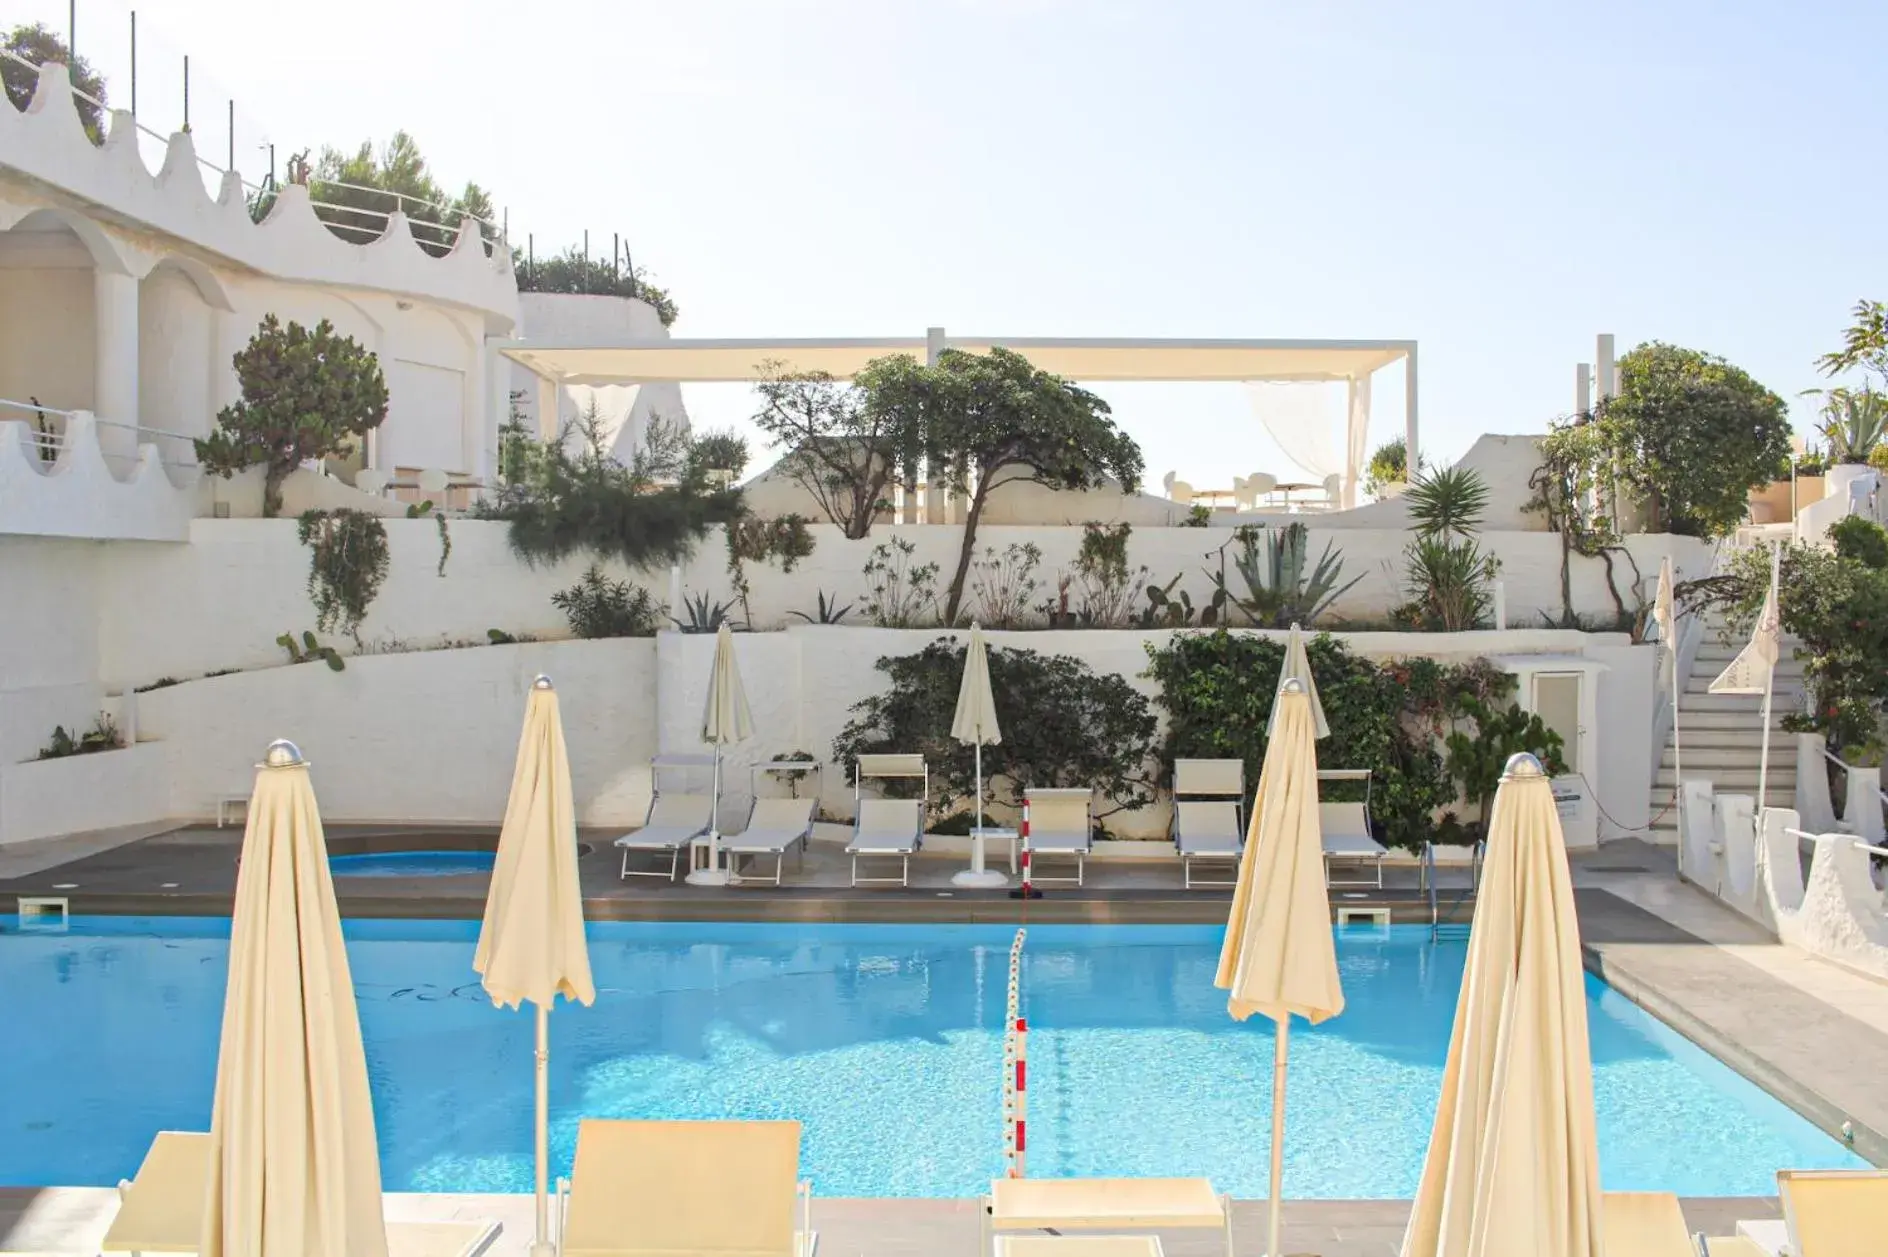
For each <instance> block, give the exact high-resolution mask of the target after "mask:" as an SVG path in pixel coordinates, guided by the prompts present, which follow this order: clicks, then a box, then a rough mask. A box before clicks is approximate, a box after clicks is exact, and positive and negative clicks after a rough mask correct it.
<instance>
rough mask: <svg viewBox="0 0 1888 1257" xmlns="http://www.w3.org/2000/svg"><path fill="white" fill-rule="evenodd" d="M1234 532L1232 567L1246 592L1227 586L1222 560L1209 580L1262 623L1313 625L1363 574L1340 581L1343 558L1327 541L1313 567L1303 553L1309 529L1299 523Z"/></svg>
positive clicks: (1307, 543) (1265, 625)
mask: <svg viewBox="0 0 1888 1257" xmlns="http://www.w3.org/2000/svg"><path fill="white" fill-rule="evenodd" d="M1233 537H1234V540H1236V541H1237V542H1238V543H1239V552H1238V553H1237V554H1236V555H1234V556H1233V568H1234V570H1236V571H1237V572H1238V573H1239V578H1240V580H1242V581H1244V582H1245V586H1246V596H1245V597H1243V598H1241V597H1239V596H1238V595H1237V594H1234V593H1232V592H1231V591H1230V590H1229V589H1228V588H1227V581H1226V572H1225V565H1224V563H1223V561H1222V563H1221V567H1220V571H1219V572H1218V573H1217V574H1216V575H1214V576H1213V583H1214V585H1215V586H1217V588H1218V590H1219V594H1223V595H1225V596H1226V597H1228V598H1229V599H1230V600H1231V601H1232V602H1233V603H1235V604H1236V605H1237V606H1238V607H1239V609H1240V610H1241V611H1243V612H1245V614H1246V616H1247V618H1248V619H1250V620H1251V621H1252V622H1253V623H1254V624H1256V625H1258V626H1260V627H1261V628H1289V627H1291V626H1292V625H1293V624H1304V625H1310V624H1313V623H1315V622H1316V621H1317V619H1318V617H1319V616H1321V615H1323V614H1324V613H1325V612H1326V611H1328V610H1330V608H1331V604H1332V603H1333V602H1336V601H1337V600H1338V599H1339V598H1341V597H1342V596H1343V595H1344V594H1345V593H1346V592H1347V591H1348V590H1349V589H1350V588H1351V587H1352V586H1353V585H1355V584H1356V583H1357V582H1358V581H1360V580H1362V579H1363V577H1362V576H1356V577H1352V578H1351V579H1350V580H1348V581H1345V582H1344V583H1343V584H1341V585H1340V584H1339V583H1338V581H1339V580H1340V578H1341V577H1342V576H1343V573H1344V560H1343V559H1342V558H1341V557H1340V556H1339V555H1338V554H1333V553H1332V549H1331V546H1330V544H1329V543H1326V544H1325V547H1324V553H1323V554H1322V555H1320V556H1319V558H1318V562H1317V564H1316V566H1311V565H1310V563H1309V556H1308V554H1307V551H1308V550H1309V541H1310V530H1309V529H1307V528H1306V527H1305V526H1304V525H1303V524H1300V523H1294V524H1287V525H1286V526H1285V527H1283V528H1261V527H1254V526H1250V525H1248V526H1246V527H1243V528H1240V529H1238V530H1237V531H1235V532H1234V534H1233ZM1217 597H1218V595H1216V596H1215V599H1216V601H1217Z"/></svg>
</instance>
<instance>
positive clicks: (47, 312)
mask: <svg viewBox="0 0 1888 1257" xmlns="http://www.w3.org/2000/svg"><path fill="white" fill-rule="evenodd" d="M95 267H96V262H95V259H94V257H93V253H92V249H91V247H90V246H89V245H88V244H87V242H86V241H85V240H84V239H83V238H82V237H81V236H80V235H79V233H78V231H77V230H76V229H75V228H74V226H73V225H72V223H70V222H69V221H68V220H67V219H66V218H65V217H64V216H62V215H60V214H59V213H56V212H54V211H51V210H35V211H34V212H32V213H30V214H27V215H26V216H25V217H23V218H21V219H20V220H19V221H18V222H16V223H14V224H13V226H12V227H11V228H9V229H8V230H6V231H0V399H4V400H5V401H7V402H10V403H18V404H19V405H18V406H15V405H7V406H0V420H7V419H12V420H26V421H27V422H29V423H32V424H33V426H34V428H35V429H36V430H37V431H39V432H41V433H42V434H43V436H44V439H43V442H42V444H41V453H42V456H43V457H45V458H46V459H47V461H49V462H50V461H51V460H52V458H53V457H55V456H56V454H57V449H58V442H59V441H60V440H62V439H63V436H64V432H65V419H64V417H63V416H61V415H57V414H52V413H44V412H37V411H35V410H33V409H32V407H34V406H35V405H36V404H37V405H38V406H43V407H45V408H46V412H51V411H66V410H95V409H97V407H96V404H95V397H94V387H95V380H94V374H95V372H94V364H95V362H96V348H97V337H96V319H95V315H94V300H95V294H94V289H95V283H94V279H93V273H94V270H95ZM20 406H23V407H26V409H20V408H19V407H20Z"/></svg>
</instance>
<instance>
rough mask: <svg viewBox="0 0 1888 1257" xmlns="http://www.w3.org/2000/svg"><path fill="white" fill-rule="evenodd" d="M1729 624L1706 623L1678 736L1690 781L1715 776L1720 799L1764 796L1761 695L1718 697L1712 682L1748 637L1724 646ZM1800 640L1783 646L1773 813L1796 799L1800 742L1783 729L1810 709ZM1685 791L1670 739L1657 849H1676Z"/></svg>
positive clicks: (1773, 722)
mask: <svg viewBox="0 0 1888 1257" xmlns="http://www.w3.org/2000/svg"><path fill="white" fill-rule="evenodd" d="M1723 629H1724V623H1723V620H1722V619H1721V618H1720V617H1718V616H1716V615H1713V616H1711V617H1709V618H1707V619H1706V621H1705V625H1704V639H1703V641H1702V642H1701V643H1700V644H1699V646H1698V654H1697V657H1696V658H1695V659H1694V660H1693V662H1692V665H1691V675H1690V676H1688V677H1686V678H1684V682H1683V684H1682V685H1681V686H1680V690H1679V695H1678V731H1679V734H1680V736H1681V737H1682V738H1683V741H1684V758H1685V776H1686V777H1709V778H1710V779H1711V782H1712V785H1713V786H1714V788H1715V789H1716V791H1717V792H1718V793H1719V794H1748V795H1752V796H1755V795H1756V793H1757V769H1758V759H1759V756H1760V754H1761V751H1762V747H1763V743H1762V740H1761V738H1760V735H1759V732H1758V728H1757V726H1758V722H1759V721H1760V720H1761V719H1762V715H1763V695H1761V694H1713V693H1711V692H1710V686H1711V682H1712V681H1714V680H1716V679H1717V676H1718V674H1719V673H1721V672H1723V671H1724V669H1725V668H1726V667H1728V666H1729V665H1730V662H1731V660H1732V659H1733V658H1735V657H1736V656H1737V652H1738V651H1740V650H1742V649H1743V648H1744V645H1745V643H1746V642H1747V641H1748V640H1749V639H1748V637H1746V636H1743V635H1739V636H1737V637H1736V638H1734V639H1733V640H1732V641H1730V642H1728V643H1727V642H1725V641H1724V640H1723V637H1724V633H1723ZM1796 646H1797V643H1796V639H1794V638H1791V637H1785V638H1784V639H1783V653H1782V655H1781V656H1780V657H1779V658H1778V660H1777V668H1776V675H1775V680H1774V683H1773V684H1774V688H1773V693H1772V696H1771V700H1770V726H1771V727H1770V771H1769V775H1768V777H1767V779H1766V782H1765V790H1764V793H1765V795H1766V798H1765V799H1764V802H1765V804H1766V805H1767V806H1769V807H1790V806H1793V804H1794V803H1795V797H1796V741H1795V739H1794V737H1793V736H1792V735H1790V734H1788V733H1784V732H1782V731H1781V730H1779V729H1778V728H1777V725H1778V724H1779V723H1780V722H1781V721H1782V719H1783V717H1784V716H1786V715H1788V714H1789V713H1791V712H1793V711H1800V710H1801V709H1802V706H1803V665H1802V663H1801V662H1799V661H1798V660H1797V658H1796ZM1677 787H1678V768H1677V752H1676V750H1675V749H1674V747H1673V745H1672V739H1671V738H1670V736H1667V738H1666V740H1665V749H1664V752H1663V753H1662V754H1661V755H1660V757H1659V769H1658V773H1657V774H1656V775H1655V776H1654V778H1653V781H1652V818H1653V819H1652V831H1651V833H1650V834H1648V835H1647V837H1648V838H1650V839H1651V840H1652V841H1654V842H1662V843H1669V842H1675V841H1676V840H1677V836H1678V830H1677V811H1676V809H1675V808H1673V807H1672V794H1673V792H1674V791H1675V790H1676V789H1677Z"/></svg>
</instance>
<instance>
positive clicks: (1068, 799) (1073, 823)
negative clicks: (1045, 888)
mask: <svg viewBox="0 0 1888 1257" xmlns="http://www.w3.org/2000/svg"><path fill="white" fill-rule="evenodd" d="M1023 801H1024V806H1025V807H1027V808H1028V809H1029V811H1028V815H1029V832H1028V833H1027V834H1025V835H1024V836H1023V853H1024V854H1025V855H1027V856H1029V869H1030V881H1031V883H1033V884H1036V885H1040V884H1042V883H1044V882H1062V883H1067V884H1070V885H1075V886H1080V885H1081V884H1082V872H1083V866H1084V865H1085V864H1086V863H1087V861H1088V852H1089V850H1090V849H1091V848H1092V847H1093V845H1094V837H1095V818H1094V811H1093V809H1094V801H1095V792H1094V791H1093V790H1025V791H1023ZM1045 855H1047V856H1051V857H1054V858H1057V859H1061V858H1063V857H1073V858H1074V860H1075V876H1074V877H1044V876H1042V874H1041V872H1040V871H1039V870H1040V869H1041V867H1042V860H1041V857H1043V856H1045Z"/></svg>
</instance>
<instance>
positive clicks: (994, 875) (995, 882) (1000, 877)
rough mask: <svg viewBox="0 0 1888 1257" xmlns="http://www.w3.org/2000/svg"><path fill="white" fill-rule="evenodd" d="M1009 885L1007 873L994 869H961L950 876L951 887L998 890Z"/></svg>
mask: <svg viewBox="0 0 1888 1257" xmlns="http://www.w3.org/2000/svg"><path fill="white" fill-rule="evenodd" d="M1009 884H1010V876H1009V874H1008V873H1000V872H998V871H997V870H995V869H961V870H959V871H958V872H956V873H953V874H951V885H953V886H970V887H975V888H978V889H981V890H1000V889H1002V888H1003V887H1005V886H1008V885H1009Z"/></svg>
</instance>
